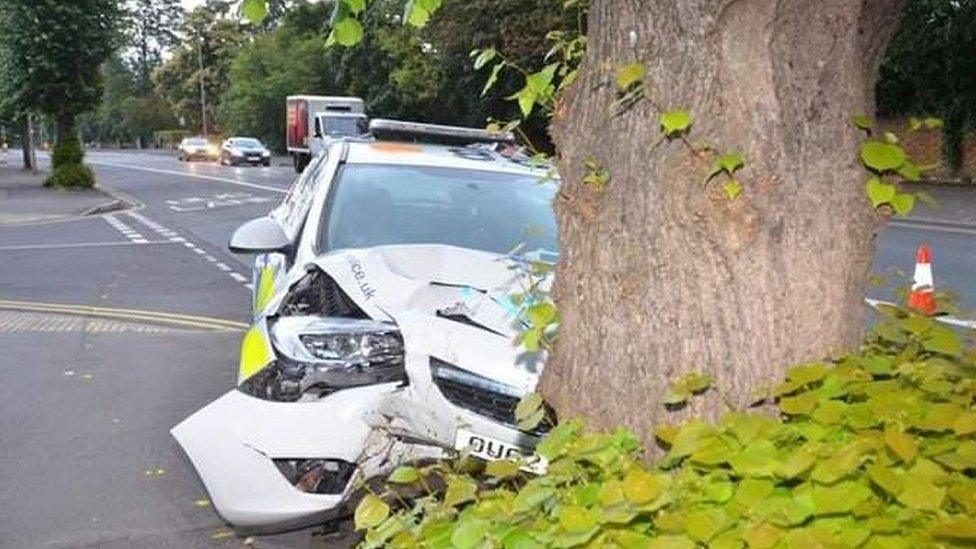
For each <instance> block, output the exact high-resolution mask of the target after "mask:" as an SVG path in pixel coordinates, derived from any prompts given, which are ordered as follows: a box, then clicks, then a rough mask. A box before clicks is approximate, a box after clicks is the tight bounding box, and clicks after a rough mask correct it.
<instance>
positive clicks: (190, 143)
mask: <svg viewBox="0 0 976 549" xmlns="http://www.w3.org/2000/svg"><path fill="white" fill-rule="evenodd" d="M176 151H177V155H176V157H177V158H178V159H179V160H180V161H185V162H190V161H192V160H194V159H202V160H217V156H218V154H219V153H218V149H217V145H215V144H213V143H211V142H210V141H208V140H207V138H206V137H200V136H197V137H184V138H183V140H182V141H180V146H179V147H177V149H176Z"/></svg>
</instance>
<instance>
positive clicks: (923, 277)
mask: <svg viewBox="0 0 976 549" xmlns="http://www.w3.org/2000/svg"><path fill="white" fill-rule="evenodd" d="M908 308H909V309H914V310H915V311H918V312H920V313H922V314H924V315H929V316H931V315H934V314H935V289H934V281H933V280H932V249H931V248H929V245H928V244H922V245H921V246H919V247H918V251H917V252H915V280H914V281H913V282H912V291H911V293H910V294H908Z"/></svg>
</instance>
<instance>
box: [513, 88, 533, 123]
mask: <svg viewBox="0 0 976 549" xmlns="http://www.w3.org/2000/svg"><path fill="white" fill-rule="evenodd" d="M538 95H539V94H538V93H536V92H535V91H534V90H533V89H532V88H531V87H529V86H528V85H526V86H525V87H524V88H522V89H521V90H520V91H519V92H518V93H516V94H515V95H514V96H513V97H514V98H515V99H517V100H518V104H519V110H521V111H522V116H523V117H525V118H528V117H529V115H530V114H532V108H533V107H535V99H536V97H538Z"/></svg>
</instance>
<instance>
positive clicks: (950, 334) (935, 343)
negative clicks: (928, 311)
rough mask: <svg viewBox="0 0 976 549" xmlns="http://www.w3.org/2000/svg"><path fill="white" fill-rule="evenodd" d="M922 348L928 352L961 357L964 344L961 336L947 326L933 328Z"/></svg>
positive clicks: (923, 341)
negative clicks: (960, 338)
mask: <svg viewBox="0 0 976 549" xmlns="http://www.w3.org/2000/svg"><path fill="white" fill-rule="evenodd" d="M922 347H925V350H926V351H931V352H933V353H941V354H944V355H949V356H959V355H960V354H961V353H962V342H961V341H960V340H959V335H958V334H956V332H954V331H952V329H951V328H946V327H945V326H936V327H934V328H932V331H931V332H929V334H928V336H927V337H926V338H925V339H923V340H922Z"/></svg>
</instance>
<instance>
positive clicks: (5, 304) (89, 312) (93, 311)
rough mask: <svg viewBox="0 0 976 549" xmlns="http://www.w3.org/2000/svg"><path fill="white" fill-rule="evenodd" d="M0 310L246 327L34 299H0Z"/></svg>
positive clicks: (220, 329) (220, 327)
mask: <svg viewBox="0 0 976 549" xmlns="http://www.w3.org/2000/svg"><path fill="white" fill-rule="evenodd" d="M0 309H9V310H14V311H29V312H37V313H54V314H64V315H78V316H92V317H99V318H111V319H117V320H132V321H140V322H149V323H153V324H164V325H168V326H173V327H180V328H195V329H203V330H212V331H218V332H238V331H241V330H244V329H246V328H247V326H248V325H247V324H245V323H243V322H237V321H234V320H227V319H223V318H213V317H208V316H196V315H184V314H177V313H165V312H162V311H144V310H139V309H114V308H108V307H93V306H90V305H67V304H63V303H41V302H37V301H11V300H7V299H0Z"/></svg>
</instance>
